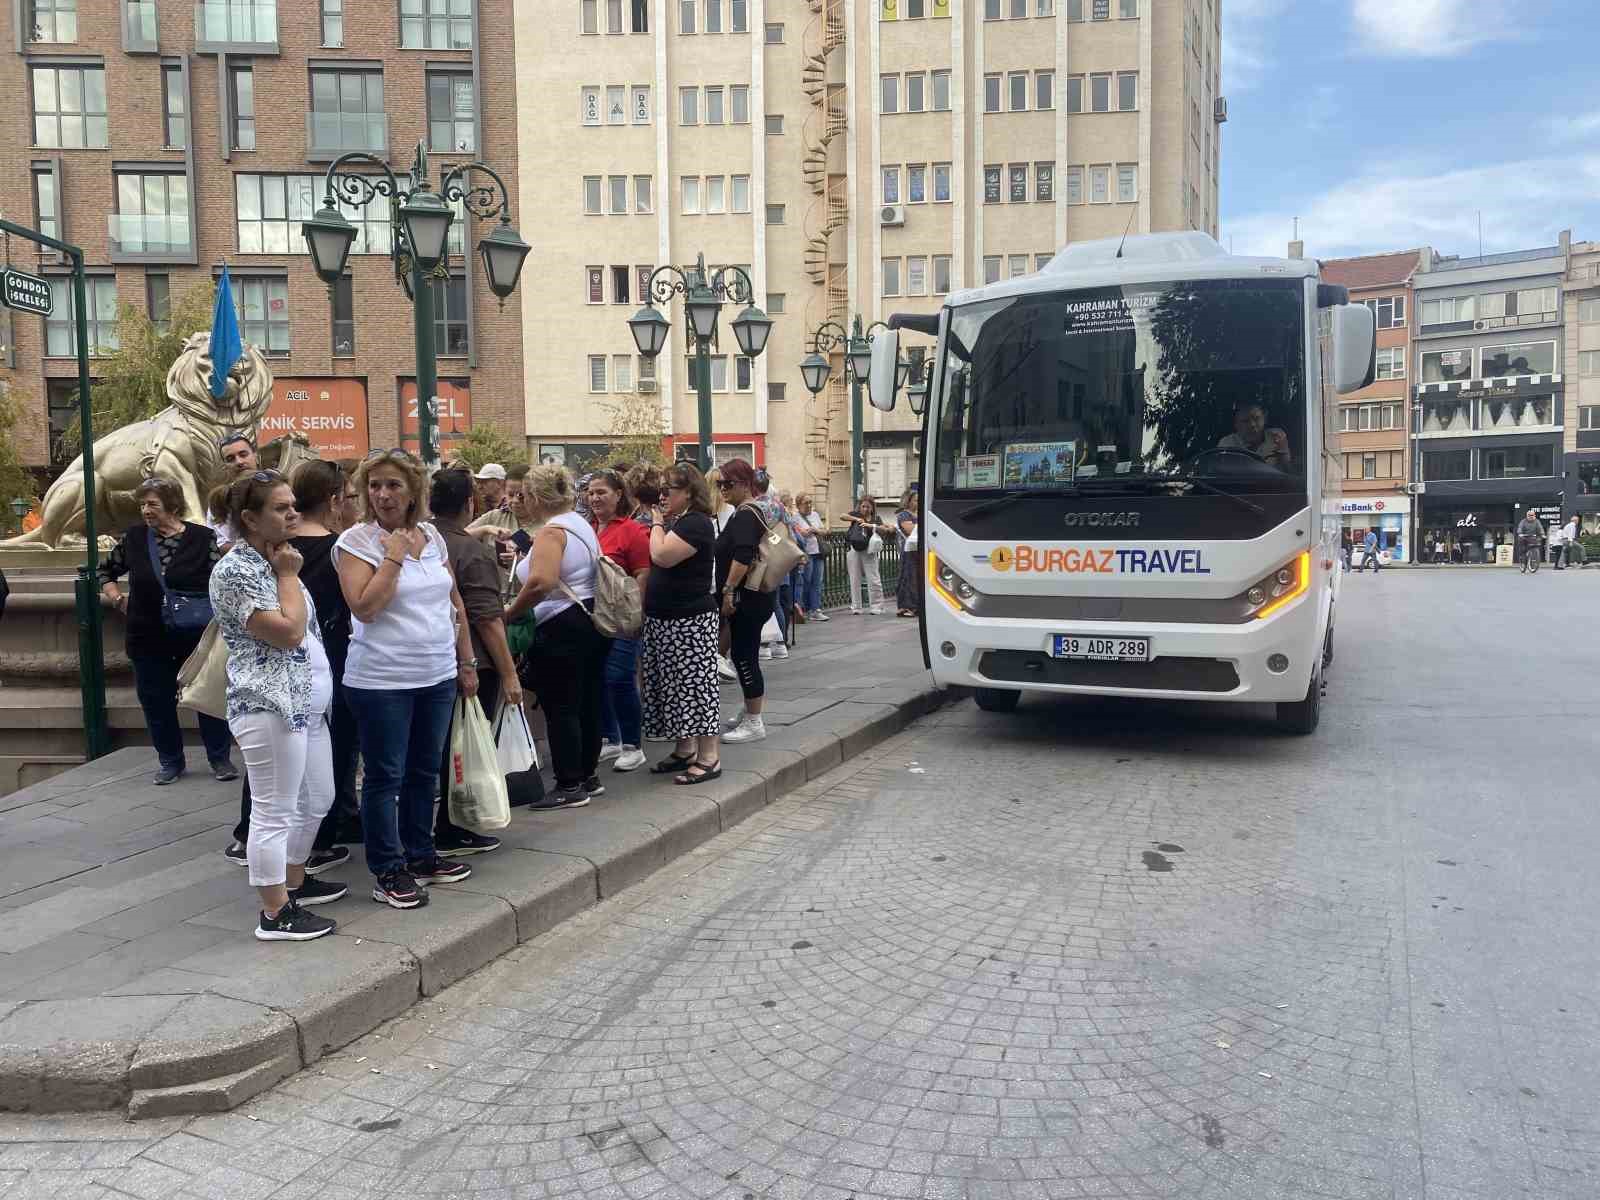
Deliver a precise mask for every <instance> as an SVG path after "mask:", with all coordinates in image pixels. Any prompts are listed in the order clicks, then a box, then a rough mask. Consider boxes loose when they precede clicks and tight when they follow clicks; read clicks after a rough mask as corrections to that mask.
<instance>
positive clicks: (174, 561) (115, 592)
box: [99, 476, 239, 786]
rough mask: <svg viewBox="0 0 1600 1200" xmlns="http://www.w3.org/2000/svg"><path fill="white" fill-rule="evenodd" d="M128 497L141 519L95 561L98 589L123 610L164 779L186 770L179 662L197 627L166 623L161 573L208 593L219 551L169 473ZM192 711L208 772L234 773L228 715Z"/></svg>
mask: <svg viewBox="0 0 1600 1200" xmlns="http://www.w3.org/2000/svg"><path fill="white" fill-rule="evenodd" d="M133 498H134V499H135V500H137V501H138V502H139V515H140V516H142V517H143V518H144V523H143V524H141V525H135V526H133V527H132V528H131V529H129V530H128V531H127V532H126V533H124V534H123V535H122V538H121V540H119V541H118V542H117V545H116V548H115V549H114V550H112V551H111V553H110V555H108V556H107V557H106V559H105V561H103V562H102V563H101V564H100V570H99V580H100V594H101V595H102V596H104V597H105V599H106V601H107V603H109V604H110V605H111V606H112V607H113V608H115V609H116V610H117V611H118V612H120V613H122V614H123V615H124V616H125V617H126V618H127V621H128V632H127V644H128V657H129V658H131V659H132V660H133V682H134V690H135V691H136V692H137V693H138V695H139V707H140V708H142V709H144V720H145V725H146V726H148V727H149V730H150V741H151V743H152V744H153V745H154V746H155V748H156V755H157V756H158V757H159V758H160V760H161V769H160V770H159V771H158V772H156V778H155V782H156V784H157V786H164V785H166V784H169V783H172V782H173V781H174V780H176V779H177V778H178V776H180V775H182V774H183V772H184V770H185V764H184V757H183V729H182V728H181V727H180V726H179V724H178V670H179V668H181V667H182V666H183V660H184V659H186V658H188V657H189V655H190V654H192V653H193V652H194V648H195V647H196V646H197V645H199V644H200V634H201V632H202V630H199V629H194V630H188V631H183V630H171V629H168V628H167V626H166V623H165V621H164V620H163V619H162V606H161V599H162V588H161V584H162V581H163V579H165V581H166V586H167V589H168V590H169V591H173V592H191V593H200V594H202V595H204V594H206V593H207V590H208V589H209V587H210V585H211V568H212V567H213V566H214V565H215V564H216V562H217V560H218V559H220V558H221V557H222V552H221V550H220V549H219V548H218V547H217V538H216V535H215V534H213V533H212V532H211V530H209V529H208V528H206V527H205V526H204V525H196V524H193V523H192V522H189V521H185V520H184V519H183V516H184V510H185V505H184V499H183V492H182V490H181V489H180V488H179V487H178V485H177V484H175V483H173V482H172V481H171V480H170V479H162V478H159V477H157V476H151V477H150V478H149V479H146V480H145V481H144V482H143V483H141V484H140V485H139V486H138V488H137V489H136V490H135V491H134V493H133ZM152 545H153V546H154V548H155V555H154V556H153V557H152V555H151V547H152ZM124 575H127V576H128V588H129V590H128V591H127V592H124V591H123V590H122V589H121V588H119V587H118V586H117V583H116V581H117V580H118V579H120V578H122V576H124ZM196 717H197V718H198V720H199V723H200V738H201V740H202V741H203V742H204V743H205V747H206V758H207V760H208V761H209V762H210V763H211V774H212V775H213V776H215V777H216V778H217V779H220V780H222V781H223V782H227V781H228V780H230V779H237V778H239V772H238V771H237V770H235V769H234V765H233V762H232V760H231V759H230V758H229V755H228V748H229V746H231V745H232V744H233V735H232V734H231V733H230V732H229V731H228V723H227V722H226V721H223V720H220V719H218V718H217V717H208V716H206V715H205V714H204V713H197V714H196Z"/></svg>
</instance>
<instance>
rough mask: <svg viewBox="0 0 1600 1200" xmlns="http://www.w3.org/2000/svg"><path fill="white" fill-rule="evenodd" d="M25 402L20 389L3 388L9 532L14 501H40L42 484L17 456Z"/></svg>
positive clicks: (2, 455) (1, 493) (2, 473)
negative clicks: (18, 430) (19, 426)
mask: <svg viewBox="0 0 1600 1200" xmlns="http://www.w3.org/2000/svg"><path fill="white" fill-rule="evenodd" d="M23 399H24V398H23V396H22V394H21V393H19V392H18V391H17V390H16V389H14V388H11V387H7V386H5V385H4V384H0V505H4V508H3V510H0V527H5V528H10V527H11V526H12V523H13V520H14V516H13V514H12V512H11V500H12V498H13V497H16V496H21V497H22V498H23V499H24V500H27V501H28V502H29V504H30V505H31V504H32V503H33V501H35V500H37V499H38V498H39V485H38V481H37V480H35V479H34V477H33V475H32V474H31V473H30V472H29V471H28V469H27V468H26V467H24V466H23V465H22V458H21V456H20V455H18V453H17V438H16V434H15V432H14V431H15V429H16V427H17V421H18V420H19V419H20V418H21V416H22V413H23V411H24V410H25V408H26V405H25V404H24V402H23Z"/></svg>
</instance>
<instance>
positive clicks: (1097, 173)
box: [1089, 167, 1111, 204]
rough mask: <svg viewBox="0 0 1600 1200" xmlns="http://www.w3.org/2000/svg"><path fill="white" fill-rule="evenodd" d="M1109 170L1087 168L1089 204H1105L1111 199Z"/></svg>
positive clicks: (1107, 168)
mask: <svg viewBox="0 0 1600 1200" xmlns="http://www.w3.org/2000/svg"><path fill="white" fill-rule="evenodd" d="M1110 181H1111V168H1110V167H1090V168H1089V203H1090V204H1106V203H1108V202H1109V201H1110V199H1111V194H1110V193H1111V187H1110Z"/></svg>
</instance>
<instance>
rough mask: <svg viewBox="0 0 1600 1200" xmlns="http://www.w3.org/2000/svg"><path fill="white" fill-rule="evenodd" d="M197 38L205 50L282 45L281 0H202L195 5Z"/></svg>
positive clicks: (199, 45) (245, 48) (197, 43)
mask: <svg viewBox="0 0 1600 1200" xmlns="http://www.w3.org/2000/svg"><path fill="white" fill-rule="evenodd" d="M194 40H195V46H196V49H198V50H200V51H201V52H202V53H207V52H213V51H215V50H217V49H239V50H247V49H254V48H256V47H273V48H274V49H276V47H277V45H278V5H277V0H264V2H261V0H202V2H201V3H199V4H196V5H195V6H194Z"/></svg>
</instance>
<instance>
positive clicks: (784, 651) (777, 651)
mask: <svg viewBox="0 0 1600 1200" xmlns="http://www.w3.org/2000/svg"><path fill="white" fill-rule="evenodd" d="M772 657H773V658H788V657H789V647H788V646H786V645H785V644H784V643H782V642H779V643H778V644H777V645H776V646H774V647H773V648H772Z"/></svg>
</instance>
